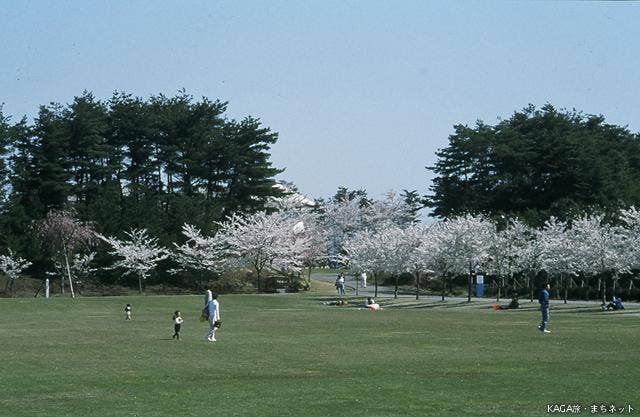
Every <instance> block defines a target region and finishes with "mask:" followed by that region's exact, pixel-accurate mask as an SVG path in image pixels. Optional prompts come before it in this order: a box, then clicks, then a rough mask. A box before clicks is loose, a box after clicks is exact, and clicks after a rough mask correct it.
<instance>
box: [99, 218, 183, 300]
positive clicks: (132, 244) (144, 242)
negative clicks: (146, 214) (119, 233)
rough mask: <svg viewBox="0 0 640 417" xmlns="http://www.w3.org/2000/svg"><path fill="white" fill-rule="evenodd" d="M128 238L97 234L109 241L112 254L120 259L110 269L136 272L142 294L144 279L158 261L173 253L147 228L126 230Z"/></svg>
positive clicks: (139, 290) (127, 272)
mask: <svg viewBox="0 0 640 417" xmlns="http://www.w3.org/2000/svg"><path fill="white" fill-rule="evenodd" d="M126 235H127V237H128V239H126V240H119V239H116V238H113V237H106V236H103V235H100V234H97V236H98V237H99V238H100V239H102V240H103V241H105V242H106V243H108V244H109V245H110V246H111V248H112V250H111V251H110V252H109V253H110V254H111V255H113V256H116V257H118V258H121V259H118V260H117V261H116V262H115V263H114V264H113V265H112V266H111V267H110V268H109V269H118V268H122V269H124V270H125V272H124V274H123V275H129V274H135V275H137V276H138V292H139V293H140V294H142V281H144V280H146V279H147V277H148V276H149V274H150V272H151V271H152V270H153V269H155V268H156V266H157V265H158V263H159V262H160V261H162V260H165V259H167V258H169V256H170V255H171V253H170V252H169V251H168V250H167V249H166V248H164V247H161V246H159V245H158V239H156V238H154V237H150V236H149V235H148V232H147V230H146V229H133V230H131V231H130V232H126Z"/></svg>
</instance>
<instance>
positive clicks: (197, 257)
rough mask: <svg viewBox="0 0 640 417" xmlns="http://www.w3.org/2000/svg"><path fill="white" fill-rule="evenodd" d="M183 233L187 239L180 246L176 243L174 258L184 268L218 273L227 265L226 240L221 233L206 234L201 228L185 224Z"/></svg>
mask: <svg viewBox="0 0 640 417" xmlns="http://www.w3.org/2000/svg"><path fill="white" fill-rule="evenodd" d="M182 234H183V235H184V236H185V237H186V238H187V241H186V242H185V243H184V244H182V245H180V246H178V244H176V243H174V244H173V245H174V246H175V252H174V253H173V254H172V256H173V259H174V260H175V261H176V262H177V263H178V264H179V265H180V266H181V268H182V269H186V270H195V271H209V272H214V273H218V272H220V271H222V270H223V269H224V265H225V249H226V248H225V242H224V239H222V238H221V237H220V235H219V234H217V235H214V236H211V237H208V236H204V235H203V234H202V232H201V231H200V229H198V228H196V227H195V226H192V225H189V224H185V225H183V226H182Z"/></svg>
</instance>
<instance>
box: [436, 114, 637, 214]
mask: <svg viewBox="0 0 640 417" xmlns="http://www.w3.org/2000/svg"><path fill="white" fill-rule="evenodd" d="M638 139H639V138H638V135H637V134H632V133H630V132H629V131H628V130H627V129H626V128H623V127H619V126H615V125H611V124H606V123H605V122H604V118H603V117H602V116H592V115H584V114H582V113H578V112H576V111H570V112H569V111H558V110H556V109H555V108H554V107H553V106H551V105H549V104H548V105H546V106H544V107H543V108H542V109H540V110H538V109H536V108H535V107H534V106H529V107H527V108H525V109H523V110H522V111H520V112H516V113H514V115H513V116H512V117H511V118H510V119H508V120H504V121H501V122H499V123H498V124H496V125H495V126H489V125H486V124H484V123H482V122H477V124H476V126H475V127H474V128H470V127H468V126H462V125H457V126H455V132H454V134H452V135H451V136H450V137H449V146H447V147H446V148H444V149H441V150H439V151H438V152H437V156H438V161H437V162H436V164H435V165H434V166H433V167H429V169H431V170H433V172H434V173H435V174H436V178H435V179H434V181H433V185H432V187H431V191H432V194H431V195H429V196H427V198H426V204H427V206H429V207H431V208H432V209H433V215H434V216H442V217H447V216H452V215H458V214H462V213H468V212H471V213H485V214H490V215H500V214H506V215H513V216H519V217H521V218H523V219H525V221H527V222H528V223H530V224H533V225H540V224H541V223H542V222H544V220H546V219H547V218H548V217H549V216H552V215H553V216H556V217H559V218H560V219H566V218H568V217H571V216H572V215H573V214H575V213H578V212H582V211H584V210H587V207H595V208H598V209H604V210H609V209H615V208H618V207H620V206H622V205H625V206H629V205H634V204H635V205H637V204H638V203H640V157H639V156H638V155H640V142H639V141H638Z"/></svg>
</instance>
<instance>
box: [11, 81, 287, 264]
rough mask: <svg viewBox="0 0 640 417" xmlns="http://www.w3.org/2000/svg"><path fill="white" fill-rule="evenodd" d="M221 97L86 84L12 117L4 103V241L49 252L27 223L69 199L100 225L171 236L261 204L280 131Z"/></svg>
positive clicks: (35, 252)
mask: <svg viewBox="0 0 640 417" xmlns="http://www.w3.org/2000/svg"><path fill="white" fill-rule="evenodd" d="M226 106H227V103H225V102H221V101H217V100H216V101H211V100H209V99H207V98H202V99H200V100H195V99H194V98H193V97H192V96H191V95H189V94H187V93H186V92H184V91H181V92H179V93H178V94H177V95H175V96H174V97H166V96H164V95H157V96H152V97H150V98H149V99H147V100H144V99H141V98H138V97H133V96H131V95H130V94H126V93H123V92H117V93H114V95H113V96H112V97H111V98H110V99H109V100H107V101H100V100H97V99H96V98H95V97H94V96H93V95H92V94H91V93H88V92H85V93H83V94H82V95H80V96H78V97H75V98H74V99H73V102H72V103H70V104H68V105H60V104H56V103H52V104H49V105H43V106H41V107H40V108H39V111H38V114H37V116H36V117H35V119H34V120H33V122H29V121H28V120H27V118H26V117H24V118H22V119H21V120H19V121H17V122H12V120H11V119H10V118H9V117H6V116H4V115H3V114H2V108H1V107H0V156H1V157H0V190H1V193H0V249H2V248H4V249H5V250H6V248H7V247H11V248H13V249H14V250H15V251H17V252H19V253H21V254H23V255H26V256H28V257H29V258H31V259H34V262H35V264H36V266H41V260H42V259H45V258H46V257H47V256H46V255H47V254H46V253H43V251H42V246H41V245H40V244H39V241H38V240H39V237H38V234H37V233H29V231H30V230H34V229H33V228H32V227H31V226H32V225H33V224H34V222H38V221H41V220H42V219H44V218H45V216H46V215H47V213H48V212H49V211H51V210H63V209H69V208H72V209H73V211H74V212H75V216H76V217H77V218H78V219H80V220H82V221H88V222H91V223H92V224H93V225H94V226H95V227H96V228H97V229H98V231H100V232H101V233H105V234H117V233H120V232H121V231H122V230H131V229H141V228H146V229H148V230H149V231H150V232H151V233H153V234H154V235H156V236H158V238H159V239H160V240H161V242H163V243H165V244H167V243H169V242H172V241H175V240H177V239H178V238H179V237H180V234H181V227H182V224H183V223H184V222H185V221H187V220H189V221H190V222H192V223H193V224H196V225H199V226H200V227H206V228H210V227H211V225H212V224H213V222H215V221H222V220H223V219H224V218H225V217H226V216H228V215H231V214H232V213H236V212H238V213H251V212H255V211H259V210H263V209H264V207H265V203H266V202H267V200H268V198H269V197H270V196H277V195H278V193H279V190H278V189H275V188H273V187H272V186H273V185H274V184H275V181H274V176H275V175H276V174H278V173H280V172H282V170H281V169H278V168H275V167H273V166H272V164H271V162H270V161H269V158H270V154H269V149H270V147H271V145H273V144H274V143H275V142H276V140H277V134H276V133H274V132H272V131H270V129H269V128H266V127H264V126H262V125H261V123H260V121H259V120H258V119H255V118H252V117H247V118H245V119H243V120H241V121H236V120H229V119H227V118H226V117H225V116H224V113H225V111H226Z"/></svg>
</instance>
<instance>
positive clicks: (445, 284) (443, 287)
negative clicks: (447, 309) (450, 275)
mask: <svg viewBox="0 0 640 417" xmlns="http://www.w3.org/2000/svg"><path fill="white" fill-rule="evenodd" d="M446 290H447V278H446V276H445V275H444V274H443V275H442V301H444V293H445V291H446Z"/></svg>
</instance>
